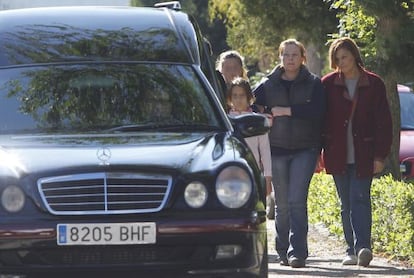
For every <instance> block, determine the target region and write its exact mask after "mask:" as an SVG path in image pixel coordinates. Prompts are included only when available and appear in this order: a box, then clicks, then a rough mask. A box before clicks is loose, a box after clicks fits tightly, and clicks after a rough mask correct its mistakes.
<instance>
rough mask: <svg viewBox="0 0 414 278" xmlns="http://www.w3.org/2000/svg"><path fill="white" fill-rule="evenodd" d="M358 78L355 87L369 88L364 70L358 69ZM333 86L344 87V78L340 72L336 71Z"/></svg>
mask: <svg viewBox="0 0 414 278" xmlns="http://www.w3.org/2000/svg"><path fill="white" fill-rule="evenodd" d="M359 73H360V75H359V78H358V83H357V87H366V86H369V79H368V74H367V71H366V70H365V69H362V68H361V69H360V70H359ZM334 84H335V85H338V86H343V87H345V86H346V85H345V76H344V74H342V73H341V72H339V71H337V74H336V76H335V79H334Z"/></svg>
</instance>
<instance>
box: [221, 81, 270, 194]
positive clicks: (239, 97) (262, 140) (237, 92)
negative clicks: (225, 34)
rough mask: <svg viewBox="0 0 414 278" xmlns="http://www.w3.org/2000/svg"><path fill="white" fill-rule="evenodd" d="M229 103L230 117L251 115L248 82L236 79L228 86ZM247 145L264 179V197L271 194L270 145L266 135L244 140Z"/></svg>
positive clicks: (251, 94)
mask: <svg viewBox="0 0 414 278" xmlns="http://www.w3.org/2000/svg"><path fill="white" fill-rule="evenodd" d="M228 98H229V103H230V105H231V108H230V112H229V114H230V115H233V116H234V115H241V114H246V113H253V110H252V107H251V105H252V104H253V100H254V97H253V93H252V89H251V87H250V84H249V81H247V80H246V79H243V78H241V77H236V78H235V79H233V81H232V82H231V84H230V88H229V96H228ZM245 140H246V143H247V145H248V146H249V148H250V149H251V151H252V152H253V155H254V157H255V159H256V162H257V165H259V166H260V168H261V169H262V171H263V175H264V177H265V179H266V195H267V196H269V194H270V193H271V192H272V161H271V158H270V145H269V136H268V134H263V135H259V136H253V137H248V138H245Z"/></svg>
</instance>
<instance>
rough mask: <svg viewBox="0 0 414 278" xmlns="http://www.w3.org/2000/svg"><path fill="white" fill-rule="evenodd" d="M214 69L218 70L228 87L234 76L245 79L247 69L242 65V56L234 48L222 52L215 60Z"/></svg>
mask: <svg viewBox="0 0 414 278" xmlns="http://www.w3.org/2000/svg"><path fill="white" fill-rule="evenodd" d="M216 70H218V71H219V72H220V73H221V74H222V76H223V79H224V81H225V83H226V85H227V88H229V87H230V85H231V82H232V81H233V79H234V78H235V77H242V78H244V79H247V70H246V66H245V65H244V58H243V56H241V55H240V53H239V52H237V51H235V50H228V51H225V52H222V53H221V54H220V55H219V57H218V59H217V61H216Z"/></svg>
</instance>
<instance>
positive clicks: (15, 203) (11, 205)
mask: <svg viewBox="0 0 414 278" xmlns="http://www.w3.org/2000/svg"><path fill="white" fill-rule="evenodd" d="M24 202H25V196H24V192H23V190H21V189H20V187H18V186H15V185H10V186H8V187H6V188H5V189H4V190H3V192H2V194H1V204H2V205H3V207H4V208H5V210H7V211H8V212H18V211H20V210H21V209H22V208H23V206H24Z"/></svg>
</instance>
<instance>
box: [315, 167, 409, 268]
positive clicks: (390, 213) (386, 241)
mask: <svg viewBox="0 0 414 278" xmlns="http://www.w3.org/2000/svg"><path fill="white" fill-rule="evenodd" d="M371 199H372V220H373V223H372V244H373V249H374V253H377V254H384V255H386V256H387V257H389V258H391V259H395V260H399V261H404V262H406V263H408V264H411V265H414V183H406V182H400V181H395V180H393V179H392V177H391V176H383V177H381V178H378V179H374V180H373V183H372V187H371ZM308 210H309V221H310V222H311V223H323V224H324V225H325V226H326V227H328V229H329V231H330V232H331V233H332V234H335V235H338V236H339V237H340V239H343V233H342V224H341V219H340V204H339V200H338V197H337V194H336V189H335V185H334V182H333V179H332V176H331V175H327V174H325V173H318V174H315V175H314V176H313V179H312V182H311V185H310V189H309V198H308Z"/></svg>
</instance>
